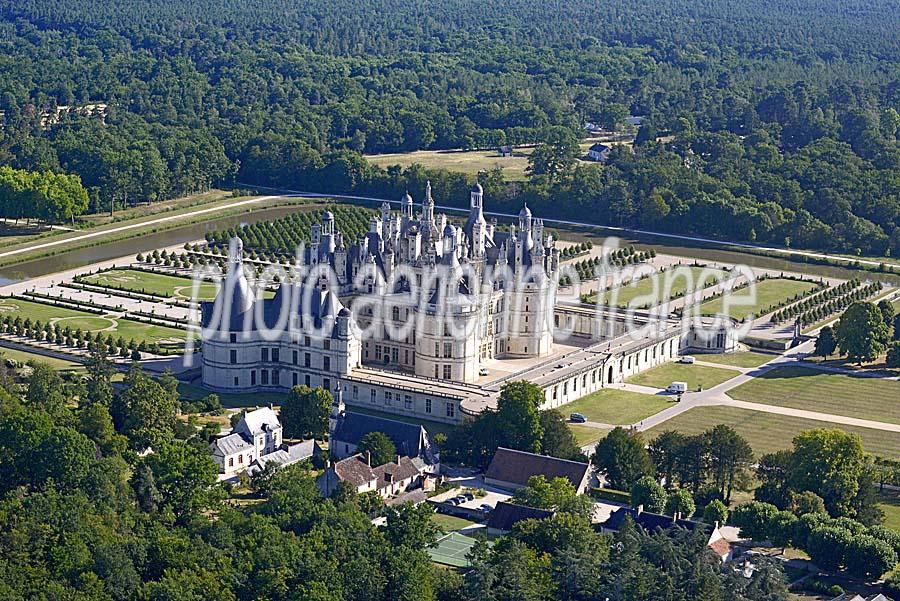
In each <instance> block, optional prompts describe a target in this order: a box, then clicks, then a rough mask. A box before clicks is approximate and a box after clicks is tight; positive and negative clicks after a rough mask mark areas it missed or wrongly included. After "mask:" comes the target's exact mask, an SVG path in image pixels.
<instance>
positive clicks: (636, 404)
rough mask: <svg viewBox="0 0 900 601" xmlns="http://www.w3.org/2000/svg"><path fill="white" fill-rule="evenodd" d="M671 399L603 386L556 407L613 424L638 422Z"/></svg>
mask: <svg viewBox="0 0 900 601" xmlns="http://www.w3.org/2000/svg"><path fill="white" fill-rule="evenodd" d="M671 402H672V400H671V399H670V398H668V397H666V396H661V395H652V394H641V393H639V392H631V391H628V390H617V389H615V388H603V389H601V390H598V391H596V392H592V393H591V394H589V395H587V396H585V397H582V398H580V399H578V400H577V401H574V402H572V403H568V404H566V405H562V406H561V407H558V409H559V411H560V412H561V413H562V414H563V415H564V416H565V417H568V416H569V414H570V413H581V414H583V415H584V416H585V417H587V418H588V420H589V421H592V422H599V423H601V424H611V425H614V426H615V425H626V424H634V423H637V422H639V421H641V420H642V419H644V418H646V417H649V416H651V415H653V414H654V413H658V412H660V411H662V410H663V409H665V408H666V407H668V406H669V404H670V403H671Z"/></svg>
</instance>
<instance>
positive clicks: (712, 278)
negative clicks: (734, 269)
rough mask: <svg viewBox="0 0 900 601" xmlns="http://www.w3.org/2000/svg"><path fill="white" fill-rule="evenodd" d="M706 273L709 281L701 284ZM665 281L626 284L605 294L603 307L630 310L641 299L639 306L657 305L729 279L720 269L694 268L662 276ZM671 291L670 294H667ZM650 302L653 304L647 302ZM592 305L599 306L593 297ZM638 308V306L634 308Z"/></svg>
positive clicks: (684, 268)
mask: <svg viewBox="0 0 900 601" xmlns="http://www.w3.org/2000/svg"><path fill="white" fill-rule="evenodd" d="M704 271H706V279H705V280H704V281H703V282H702V283H701V282H700V278H701V277H702V276H703V272H704ZM661 275H662V277H655V276H654V277H648V278H644V279H641V280H637V281H635V282H633V284H634V285H632V283H628V284H625V285H623V286H620V287H618V288H614V289H612V290H607V291H605V292H604V293H603V304H604V305H615V306H617V307H627V306H629V304H631V302H632V301H633V300H634V299H636V298H640V299H641V301H640V302H639V303H638V304H639V305H640V306H647V305H648V304H650V305H656V304H659V303H661V302H663V301H666V300H668V299H669V298H671V297H672V296H677V295H682V294H684V293H685V292H686V291H688V290H697V289H702V288H707V287H709V286H712V285H713V284H716V283H717V282H720V281H723V280H725V279H728V275H727V273H726V272H724V271H722V270H721V269H712V268H709V269H707V268H704V267H696V266H694V265H691V266H685V265H682V266H681V267H678V268H677V269H676V270H674V271H667V272H663V273H661ZM666 288H668V294H666V292H667V290H666ZM647 299H650V300H647ZM590 302H592V303H593V302H596V296H594V297H593V298H592V299H591V301H590ZM635 306H636V305H635Z"/></svg>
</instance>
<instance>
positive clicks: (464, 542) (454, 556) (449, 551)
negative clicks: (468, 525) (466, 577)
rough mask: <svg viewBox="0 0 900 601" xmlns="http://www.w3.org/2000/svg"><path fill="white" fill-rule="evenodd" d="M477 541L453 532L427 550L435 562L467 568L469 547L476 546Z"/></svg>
mask: <svg viewBox="0 0 900 601" xmlns="http://www.w3.org/2000/svg"><path fill="white" fill-rule="evenodd" d="M476 542H477V541H476V540H475V539H474V538H472V537H470V536H464V535H462V534H459V533H458V532H451V533H450V534H448V535H447V536H445V537H444V538H441V539H439V540H438V542H437V544H436V545H435V546H434V547H431V548H429V549H426V550H427V551H428V554H429V555H430V556H431V561H433V562H434V563H439V564H442V565H445V566H453V567H455V568H466V567H468V566H469V560H468V559H466V555H468V553H469V549H471V548H472V547H474V546H475V543H476Z"/></svg>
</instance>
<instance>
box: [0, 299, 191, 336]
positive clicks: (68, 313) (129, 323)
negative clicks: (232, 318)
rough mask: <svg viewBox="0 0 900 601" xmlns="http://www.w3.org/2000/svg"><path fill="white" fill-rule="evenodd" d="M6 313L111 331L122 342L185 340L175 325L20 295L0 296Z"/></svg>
mask: <svg viewBox="0 0 900 601" xmlns="http://www.w3.org/2000/svg"><path fill="white" fill-rule="evenodd" d="M7 314H8V315H13V316H16V317H21V318H22V320H23V321H24V320H25V319H31V321H41V322H42V323H45V324H46V323H50V324H59V325H60V327H66V326H68V327H69V328H70V329H71V330H73V331H74V330H76V329H78V328H81V329H82V330H83V331H88V332H98V331H100V332H104V333H108V334H111V335H112V336H113V337H114V338H118V337H119V336H121V337H122V338H124V339H125V340H126V341H128V340H130V339H132V338H134V340H135V341H137V342H141V341H145V342H148V343H151V342H158V343H162V344H181V343H184V339H185V333H184V332H183V331H182V330H179V329H176V328H170V327H167V326H158V325H152V324H147V323H141V322H139V321H134V320H131V319H127V318H123V317H115V316H112V315H102V316H101V315H93V314H91V313H87V312H86V311H78V310H77V309H69V308H66V307H55V306H53V305H49V304H44V303H37V302H33V301H29V300H25V299H21V298H11V297H7V298H2V299H0V316H5V315H7Z"/></svg>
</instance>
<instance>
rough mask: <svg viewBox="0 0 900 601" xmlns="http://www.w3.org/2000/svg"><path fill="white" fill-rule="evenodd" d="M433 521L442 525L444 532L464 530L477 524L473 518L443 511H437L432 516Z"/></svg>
mask: <svg viewBox="0 0 900 601" xmlns="http://www.w3.org/2000/svg"><path fill="white" fill-rule="evenodd" d="M431 521H432V522H434V523H435V524H437V525H438V526H440V527H441V529H442V530H443V531H444V532H456V531H457V530H462V529H463V528H468V527H469V526H474V525H475V522H473V521H471V520H466V519H463V518H458V517H456V516H455V515H446V514H443V513H435V514H434V515H432V516H431Z"/></svg>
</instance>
